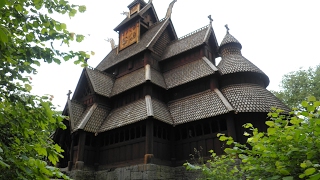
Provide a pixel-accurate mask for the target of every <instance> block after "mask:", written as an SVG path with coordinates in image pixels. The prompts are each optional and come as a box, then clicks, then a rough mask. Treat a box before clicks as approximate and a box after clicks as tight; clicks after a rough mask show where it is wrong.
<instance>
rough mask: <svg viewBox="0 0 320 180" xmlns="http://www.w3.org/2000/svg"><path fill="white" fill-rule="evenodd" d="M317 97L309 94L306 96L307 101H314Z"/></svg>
mask: <svg viewBox="0 0 320 180" xmlns="http://www.w3.org/2000/svg"><path fill="white" fill-rule="evenodd" d="M316 100H317V99H316V97H314V96H309V97H308V101H309V102H314V101H316Z"/></svg>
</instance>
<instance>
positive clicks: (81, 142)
mask: <svg viewBox="0 0 320 180" xmlns="http://www.w3.org/2000/svg"><path fill="white" fill-rule="evenodd" d="M85 141H86V133H85V132H84V131H79V143H78V151H77V161H76V169H83V167H84V147H85Z"/></svg>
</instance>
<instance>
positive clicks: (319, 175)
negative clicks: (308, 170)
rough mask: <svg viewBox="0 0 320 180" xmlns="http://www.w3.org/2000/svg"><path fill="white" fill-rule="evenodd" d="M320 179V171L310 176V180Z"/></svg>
mask: <svg viewBox="0 0 320 180" xmlns="http://www.w3.org/2000/svg"><path fill="white" fill-rule="evenodd" d="M319 179H320V173H317V174H314V175H312V176H310V177H309V180H319Z"/></svg>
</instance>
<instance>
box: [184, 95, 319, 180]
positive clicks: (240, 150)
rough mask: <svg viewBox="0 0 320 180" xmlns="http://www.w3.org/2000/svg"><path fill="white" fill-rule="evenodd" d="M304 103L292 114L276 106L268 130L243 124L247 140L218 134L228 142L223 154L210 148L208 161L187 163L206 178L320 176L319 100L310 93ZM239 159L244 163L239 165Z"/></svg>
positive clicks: (291, 179) (267, 123)
mask: <svg viewBox="0 0 320 180" xmlns="http://www.w3.org/2000/svg"><path fill="white" fill-rule="evenodd" d="M301 106H302V107H303V110H300V111H298V110H294V111H293V112H290V114H289V115H283V111H282V110H279V109H273V111H272V112H270V113H269V114H268V117H269V120H268V121H266V125H267V126H268V129H267V132H260V131H259V130H258V129H257V128H254V127H253V125H252V124H250V123H247V124H244V125H243V126H244V127H245V128H246V129H247V130H248V131H247V132H245V133H244V136H247V137H248V139H247V143H246V144H240V143H238V142H234V141H233V139H232V137H227V136H225V135H224V134H218V137H219V140H220V141H224V142H225V143H226V144H227V145H229V147H228V148H226V149H225V150H224V152H225V154H224V155H221V156H216V154H215V153H214V152H213V151H211V153H212V156H211V159H210V160H209V161H208V162H207V164H205V165H194V164H190V163H185V164H184V165H185V166H186V168H187V169H189V170H194V169H198V170H202V172H203V174H204V175H205V177H206V179H274V180H277V179H282V180H293V179H310V180H316V179H320V163H319V161H320V138H319V135H320V117H319V114H320V113H319V106H320V101H317V100H316V98H315V97H309V98H308V101H303V102H302V103H301ZM248 147H250V148H248ZM236 160H239V161H240V162H241V163H239V164H238V165H237V163H236Z"/></svg>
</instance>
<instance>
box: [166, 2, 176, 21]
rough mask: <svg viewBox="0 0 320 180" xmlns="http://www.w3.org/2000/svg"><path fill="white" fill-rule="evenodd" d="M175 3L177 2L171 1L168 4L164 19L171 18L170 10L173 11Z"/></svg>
mask: <svg viewBox="0 0 320 180" xmlns="http://www.w3.org/2000/svg"><path fill="white" fill-rule="evenodd" d="M175 2H177V0H173V1H172V2H171V3H170V4H169V7H168V9H167V13H166V18H171V14H172V9H173V5H174V3H175Z"/></svg>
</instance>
